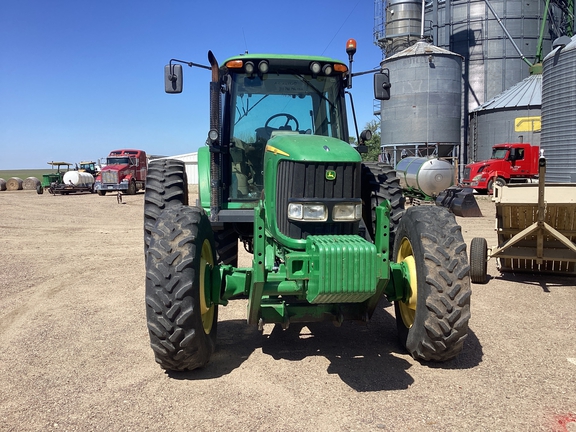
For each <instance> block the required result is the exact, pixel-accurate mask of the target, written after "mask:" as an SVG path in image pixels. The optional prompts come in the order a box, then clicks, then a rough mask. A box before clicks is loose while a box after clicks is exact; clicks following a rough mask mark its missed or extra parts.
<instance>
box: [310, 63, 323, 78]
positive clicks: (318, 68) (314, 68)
mask: <svg viewBox="0 0 576 432" xmlns="http://www.w3.org/2000/svg"><path fill="white" fill-rule="evenodd" d="M321 70H322V66H320V63H318V62H312V63H310V71H311V72H312V74H313V75H318V74H319V73H320V71H321Z"/></svg>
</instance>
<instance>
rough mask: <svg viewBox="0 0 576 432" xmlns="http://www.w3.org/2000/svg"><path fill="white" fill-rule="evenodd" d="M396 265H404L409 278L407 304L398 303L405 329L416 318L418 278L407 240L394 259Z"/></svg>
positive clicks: (403, 242)
mask: <svg viewBox="0 0 576 432" xmlns="http://www.w3.org/2000/svg"><path fill="white" fill-rule="evenodd" d="M396 262H397V263H404V265H405V266H406V268H407V270H408V276H409V278H410V297H409V298H408V302H406V303H405V302H403V301H399V302H398V308H399V309H400V315H401V316H402V321H403V322H404V325H405V326H406V328H410V327H412V325H413V324H414V318H415V317H416V304H417V301H418V278H417V276H416V260H415V259H414V254H413V252H412V245H411V244H410V241H409V240H408V239H407V238H403V239H402V242H401V243H400V248H399V249H398V255H397V257H396Z"/></svg>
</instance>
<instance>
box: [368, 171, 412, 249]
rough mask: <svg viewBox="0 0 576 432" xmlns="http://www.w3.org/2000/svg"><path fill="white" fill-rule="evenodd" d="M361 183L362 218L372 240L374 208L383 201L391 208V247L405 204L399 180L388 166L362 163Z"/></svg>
mask: <svg viewBox="0 0 576 432" xmlns="http://www.w3.org/2000/svg"><path fill="white" fill-rule="evenodd" d="M361 183H362V186H361V187H362V203H363V208H362V218H363V219H364V223H365V225H366V229H367V230H368V234H370V237H371V238H372V240H374V237H375V234H376V207H378V206H379V205H380V203H381V202H382V201H384V200H385V199H387V200H388V201H390V205H391V207H392V209H391V211H390V246H391V247H392V245H393V244H394V235H395V233H396V230H397V228H398V224H399V223H400V220H401V218H402V215H403V214H404V204H405V202H406V199H405V198H404V195H403V194H402V189H401V188H400V179H399V178H398V177H397V176H396V171H394V169H393V168H392V167H391V166H390V165H385V164H382V163H375V162H373V163H363V164H362V182H361Z"/></svg>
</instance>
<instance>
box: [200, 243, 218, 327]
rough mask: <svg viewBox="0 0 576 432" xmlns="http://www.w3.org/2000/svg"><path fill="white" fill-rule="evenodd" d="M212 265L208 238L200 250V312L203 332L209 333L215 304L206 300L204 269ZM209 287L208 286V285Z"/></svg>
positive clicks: (212, 257) (212, 260)
mask: <svg viewBox="0 0 576 432" xmlns="http://www.w3.org/2000/svg"><path fill="white" fill-rule="evenodd" d="M212 267H214V255H213V254H212V247H211V246H210V242H209V241H208V240H204V243H202V252H201V255H200V314H201V316H202V326H203V327H204V332H205V333H206V334H209V333H210V331H211V330H212V323H213V322H214V310H215V305H214V304H212V305H210V306H209V305H208V302H207V301H206V288H207V287H206V283H208V281H207V280H206V271H209V270H210V269H211V268H212ZM208 288H209V287H208Z"/></svg>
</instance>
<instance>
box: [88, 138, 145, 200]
mask: <svg viewBox="0 0 576 432" xmlns="http://www.w3.org/2000/svg"><path fill="white" fill-rule="evenodd" d="M147 171H148V161H147V159H146V152H145V151H143V150H132V149H122V150H113V151H111V152H110V154H109V155H108V157H107V158H106V166H104V167H102V170H101V172H100V174H99V175H98V176H97V177H96V181H95V184H94V190H95V191H96V192H97V193H98V195H106V192H115V191H121V192H124V193H126V194H128V195H134V194H135V193H136V192H137V191H138V190H141V189H144V187H145V181H146V174H147Z"/></svg>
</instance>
